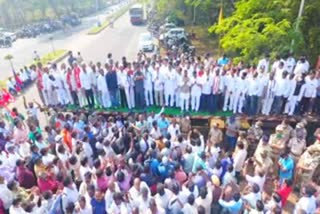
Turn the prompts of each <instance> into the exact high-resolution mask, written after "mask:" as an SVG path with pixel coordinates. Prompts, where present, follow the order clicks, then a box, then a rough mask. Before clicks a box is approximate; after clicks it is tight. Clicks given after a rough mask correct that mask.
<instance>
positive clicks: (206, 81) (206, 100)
mask: <svg viewBox="0 0 320 214" xmlns="http://www.w3.org/2000/svg"><path fill="white" fill-rule="evenodd" d="M212 82H213V78H212V75H211V73H210V71H209V70H207V72H206V74H204V77H203V84H202V90H201V98H200V99H201V110H202V111H206V112H209V111H210V97H211V92H212Z"/></svg>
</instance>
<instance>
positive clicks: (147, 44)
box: [139, 32, 155, 51]
mask: <svg viewBox="0 0 320 214" xmlns="http://www.w3.org/2000/svg"><path fill="white" fill-rule="evenodd" d="M154 48H155V45H154V40H153V37H152V35H151V33H149V32H147V33H142V34H141V35H140V37H139V50H141V51H154Z"/></svg>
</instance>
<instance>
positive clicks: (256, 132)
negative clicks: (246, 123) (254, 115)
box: [248, 120, 263, 143]
mask: <svg viewBox="0 0 320 214" xmlns="http://www.w3.org/2000/svg"><path fill="white" fill-rule="evenodd" d="M262 125H263V123H262V122H261V121H260V120H259V121H257V122H255V123H254V124H253V125H252V126H251V127H250V128H249V129H248V139H253V140H255V141H256V142H257V143H258V142H259V140H260V139H261V137H262V135H263V130H262V128H261V126H262Z"/></svg>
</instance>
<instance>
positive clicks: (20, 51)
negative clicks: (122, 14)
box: [0, 1, 130, 80]
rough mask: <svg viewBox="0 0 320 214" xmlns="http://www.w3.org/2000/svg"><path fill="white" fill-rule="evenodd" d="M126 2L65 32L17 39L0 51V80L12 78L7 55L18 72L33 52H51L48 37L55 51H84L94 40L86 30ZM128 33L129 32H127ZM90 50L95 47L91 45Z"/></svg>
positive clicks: (29, 60)
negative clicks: (6, 58) (9, 46)
mask: <svg viewBox="0 0 320 214" xmlns="http://www.w3.org/2000/svg"><path fill="white" fill-rule="evenodd" d="M126 2H127V1H123V3H120V4H118V5H114V6H111V7H109V8H107V9H106V10H104V11H101V12H99V13H98V14H96V15H92V16H89V17H86V18H83V19H82V24H81V25H79V26H77V27H75V28H70V29H68V30H67V31H66V32H63V31H57V32H54V33H52V34H45V35H41V36H39V37H37V38H33V39H18V40H17V41H16V42H14V43H13V46H12V47H11V48H1V49H0V72H1V76H0V79H1V80H2V79H5V78H7V77H9V76H12V72H11V68H10V65H9V62H7V61H5V60H3V59H4V57H5V56H6V55H7V54H11V55H13V56H14V59H13V63H14V66H15V69H16V70H19V69H20V68H21V67H22V66H24V65H26V64H30V62H32V61H33V52H34V51H35V50H36V51H37V52H38V54H39V55H40V56H41V55H45V54H47V53H49V52H51V51H52V45H51V42H50V40H49V38H50V37H52V38H53V46H54V48H55V49H68V50H69V49H72V50H75V51H76V50H78V49H79V50H85V49H82V47H83V46H84V45H85V44H87V45H88V43H87V42H92V41H94V39H92V38H89V37H90V36H89V35H87V32H88V30H89V29H90V28H91V27H93V26H94V25H95V24H96V23H97V20H98V19H99V20H101V21H103V20H105V18H106V16H108V15H110V14H112V13H114V12H115V11H117V10H118V9H119V8H120V7H121V6H123V5H124V4H125V3H126ZM128 33H130V32H128ZM92 45H93V46H92V49H93V48H94V47H96V46H95V45H94V44H92Z"/></svg>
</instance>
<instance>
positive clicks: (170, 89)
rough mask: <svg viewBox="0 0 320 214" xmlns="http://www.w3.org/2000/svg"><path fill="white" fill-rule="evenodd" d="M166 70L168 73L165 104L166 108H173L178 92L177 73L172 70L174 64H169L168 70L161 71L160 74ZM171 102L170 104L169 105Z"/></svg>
mask: <svg viewBox="0 0 320 214" xmlns="http://www.w3.org/2000/svg"><path fill="white" fill-rule="evenodd" d="M162 70H164V71H165V72H166V73H164V96H165V102H166V106H170V107H173V105H174V101H175V100H174V98H175V96H174V92H175V90H176V87H177V84H176V81H177V79H176V72H175V71H174V69H173V68H172V64H169V66H168V69H161V68H160V72H161V71H162ZM169 100H170V103H169Z"/></svg>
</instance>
